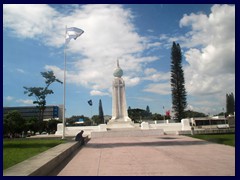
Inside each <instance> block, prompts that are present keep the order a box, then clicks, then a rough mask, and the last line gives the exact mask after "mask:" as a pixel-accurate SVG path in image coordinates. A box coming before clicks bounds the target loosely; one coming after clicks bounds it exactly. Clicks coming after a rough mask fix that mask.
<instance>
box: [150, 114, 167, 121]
mask: <svg viewBox="0 0 240 180" xmlns="http://www.w3.org/2000/svg"><path fill="white" fill-rule="evenodd" d="M152 119H153V120H163V119H164V117H163V116H162V115H161V114H158V113H154V114H153V115H152Z"/></svg>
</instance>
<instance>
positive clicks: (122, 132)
mask: <svg viewBox="0 0 240 180" xmlns="http://www.w3.org/2000/svg"><path fill="white" fill-rule="evenodd" d="M159 135H164V133H163V130H162V129H148V130H141V129H135V128H133V129H127V128H124V129H112V130H108V131H105V132H101V131H99V132H92V133H91V138H102V137H109V138H111V137H145V136H159Z"/></svg>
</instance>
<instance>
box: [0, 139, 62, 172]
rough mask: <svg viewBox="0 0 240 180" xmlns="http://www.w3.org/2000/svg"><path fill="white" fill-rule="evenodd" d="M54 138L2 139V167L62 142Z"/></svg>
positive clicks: (4, 167)
mask: <svg viewBox="0 0 240 180" xmlns="http://www.w3.org/2000/svg"><path fill="white" fill-rule="evenodd" d="M63 142H64V141H63V140H56V139H14V140H13V139H11V140H9V139H8V140H6V139H5V140H4V141H3V169H6V168H9V167H11V166H13V165H15V164H17V163H19V162H22V161H24V160H26V159H28V158H30V157H32V156H35V155H37V154H39V153H41V152H43V151H46V150H47V149H49V148H51V147H54V146H56V145H58V144H61V143H63Z"/></svg>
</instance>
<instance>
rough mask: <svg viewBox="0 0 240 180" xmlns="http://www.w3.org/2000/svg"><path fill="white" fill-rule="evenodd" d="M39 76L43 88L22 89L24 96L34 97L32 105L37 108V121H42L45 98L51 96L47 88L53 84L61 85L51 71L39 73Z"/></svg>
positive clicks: (51, 92)
mask: <svg viewBox="0 0 240 180" xmlns="http://www.w3.org/2000/svg"><path fill="white" fill-rule="evenodd" d="M41 75H42V76H43V77H44V79H45V84H46V86H45V87H23V88H24V89H25V91H24V94H27V95H28V96H30V97H32V96H34V97H35V99H36V100H35V101H33V104H36V106H37V108H38V109H39V117H38V118H39V120H41V121H42V120H43V114H44V111H45V108H46V97H47V95H49V94H53V90H51V89H48V87H49V86H50V85H51V84H52V83H54V82H59V83H62V82H61V81H60V80H58V79H57V78H56V76H55V75H54V73H53V71H47V72H41Z"/></svg>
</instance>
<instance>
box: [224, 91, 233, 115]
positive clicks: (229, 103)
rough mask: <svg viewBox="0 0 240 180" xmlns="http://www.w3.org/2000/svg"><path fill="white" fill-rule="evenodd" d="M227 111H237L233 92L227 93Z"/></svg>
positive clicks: (230, 112)
mask: <svg viewBox="0 0 240 180" xmlns="http://www.w3.org/2000/svg"><path fill="white" fill-rule="evenodd" d="M226 111H227V112H226V113H227V114H226V115H229V114H232V115H233V114H234V112H235V100H234V95H233V93H230V94H226Z"/></svg>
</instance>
